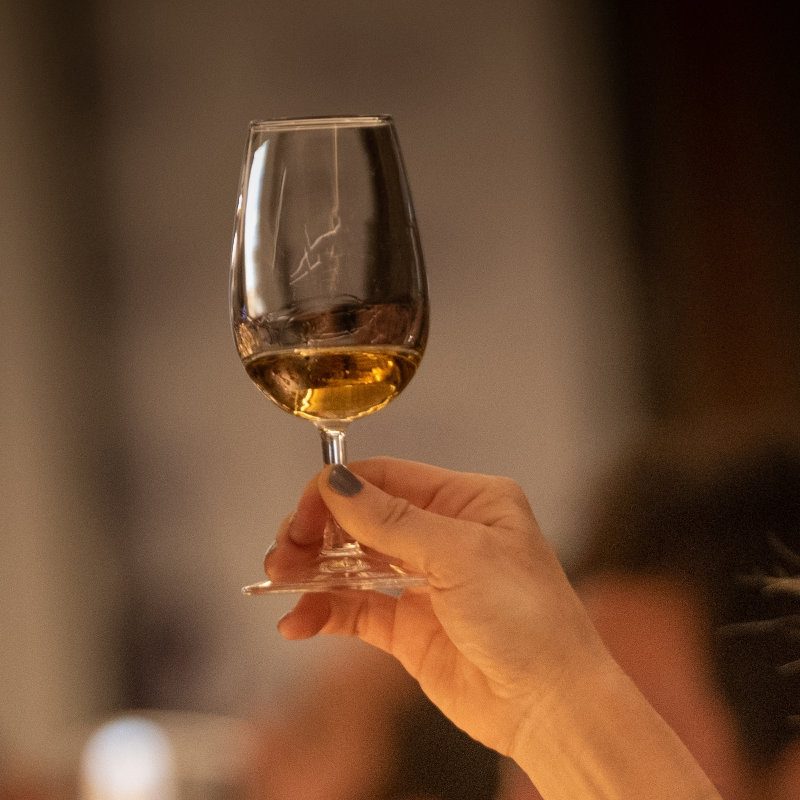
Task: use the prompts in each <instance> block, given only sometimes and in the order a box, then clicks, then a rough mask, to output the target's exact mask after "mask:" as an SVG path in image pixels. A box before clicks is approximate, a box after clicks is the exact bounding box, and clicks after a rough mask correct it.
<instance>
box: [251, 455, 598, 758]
mask: <svg viewBox="0 0 800 800" xmlns="http://www.w3.org/2000/svg"><path fill="white" fill-rule="evenodd" d="M352 471H353V473H355V474H356V475H357V476H358V479H359V480H354V479H353V476H352V475H348V473H347V472H344V473H343V472H341V470H340V469H338V468H337V469H336V470H335V471H334V473H333V478H332V479H331V478H330V476H331V470H330V468H326V470H325V471H323V472H322V473H321V474H320V475H319V476H318V477H317V478H316V479H315V480H313V481H312V482H311V483H310V484H309V485H308V487H307V488H306V490H305V492H304V494H303V496H302V498H301V500H300V503H299V505H298V508H297V511H296V513H295V514H294V515H293V517H291V518H290V519H289V520H287V521H286V522H285V523H284V525H283V526H282V528H281V531H280V532H279V535H278V539H277V546H276V547H275V548H274V549H272V550H271V551H270V553H269V554H268V556H267V558H266V559H265V569H266V570H267V572H268V574H269V575H270V576H272V577H278V576H279V575H280V573H281V572H282V571H283V570H289V569H292V568H293V567H295V566H297V565H298V564H299V563H300V562H302V561H303V560H309V559H311V558H313V555H314V554H315V553H316V551H317V550H318V547H319V543H320V540H321V536H322V529H323V526H324V521H325V518H326V515H327V513H328V509H330V512H331V513H333V515H334V516H335V517H336V519H337V520H338V521H339V523H340V524H341V525H342V526H343V527H344V528H345V530H347V531H348V532H349V533H350V534H351V535H352V536H353V537H354V538H356V539H357V540H358V541H359V542H361V543H362V545H366V546H367V547H370V548H373V549H375V550H377V551H380V552H382V553H385V554H387V555H390V556H392V557H393V558H396V559H400V560H401V562H402V563H403V564H404V565H405V566H406V567H408V568H409V569H410V570H412V571H414V572H421V573H423V574H424V575H425V576H426V577H427V579H428V582H429V584H430V586H429V587H428V588H425V589H413V590H406V591H405V592H404V593H403V595H402V596H400V597H399V598H395V597H390V596H388V595H385V594H380V593H377V592H368V591H341V592H334V593H329V594H307V595H304V596H302V597H301V599H300V601H299V602H298V604H297V606H296V607H295V609H294V610H292V611H291V612H290V613H289V614H287V615H286V616H285V617H284V618H283V619H282V620H281V622H280V623H279V630H280V632H281V634H282V635H283V636H284V637H286V638H287V639H302V638H307V637H310V636H313V635H315V634H317V633H325V634H335V635H346V636H358V637H360V638H361V639H363V640H364V641H365V642H368V643H369V644H372V645H374V646H376V647H379V648H380V649H382V650H385V651H387V652H389V653H391V654H392V655H394V656H395V657H396V658H398V659H399V661H400V662H401V663H402V664H403V666H404V667H405V668H406V669H407V670H408V671H409V672H410V673H411V675H412V676H413V677H415V678H416V679H417V680H418V681H419V683H420V686H421V687H422V689H423V691H424V692H425V693H426V694H427V695H428V696H429V697H430V698H431V700H432V701H433V702H434V703H436V704H437V705H438V706H439V707H440V708H441V709H442V711H443V712H444V713H445V714H446V715H447V716H448V717H450V718H451V719H452V720H453V721H454V722H455V723H456V724H457V725H459V726H460V727H461V728H463V729H464V730H466V731H467V732H468V733H469V734H471V735H472V736H473V737H475V738H476V739H478V740H480V741H482V742H483V743H484V744H487V745H489V746H490V747H493V748H495V749H497V750H499V751H500V752H502V753H504V754H507V755H512V756H513V755H514V749H515V748H514V742H515V739H516V738H517V737H518V735H520V734H521V732H522V731H524V730H527V731H530V728H531V723H532V720H533V721H535V719H536V717H537V715H539V714H542V713H545V711H546V708H547V707H548V705H549V703H550V702H552V698H553V697H558V696H559V695H560V694H561V693H563V692H568V691H569V690H570V688H571V685H572V682H573V681H574V680H575V679H576V677H577V676H578V675H579V674H585V673H586V672H587V671H589V672H590V671H591V667H592V666H593V665H599V666H600V667H601V668H602V665H603V664H605V663H606V662H607V661H609V660H610V657H609V656H608V654H607V652H606V651H605V648H604V647H603V646H602V644H601V643H600V640H599V637H598V636H597V634H596V633H595V631H594V629H593V627H592V625H591V623H590V622H589V619H588V617H587V615H586V613H585V611H584V609H583V606H582V605H581V603H580V602H579V600H578V598H577V597H576V595H575V594H574V592H573V591H572V588H571V587H570V585H569V583H568V581H567V578H566V576H565V575H564V572H563V570H562V569H561V566H560V564H559V563H558V560H557V559H556V556H555V554H554V553H553V551H552V549H551V547H550V546H549V545H548V543H547V541H546V540H545V539H544V537H543V536H542V534H541V532H540V530H539V527H538V525H537V524H536V520H535V519H534V516H533V513H532V512H531V509H530V507H529V505H528V502H527V500H526V498H525V496H524V495H523V493H522V491H521V490H520V488H519V487H518V486H517V485H516V484H515V483H514V482H513V481H511V480H508V479H505V478H494V477H486V476H482V475H474V474H464V473H457V472H451V471H448V470H444V469H439V468H436V467H432V466H427V465H423V464H415V463H410V462H403V461H398V460H393V459H374V460H370V461H365V462H359V463H356V464H353V465H352ZM342 478H344V481H345V485H344V487H343V489H344V491H348V485H347V483H348V482H349V487H350V488H351V489H354V490H356V491H355V493H353V494H352V495H351V496H347V494H342V493H340V492H341V491H342V487H341V479H342ZM359 483H360V484H361V487H360V488H359V485H358V484H359ZM337 485H339V486H340V490H339V491H338V492H337V491H336V490H335V489H334V488H333V487H334V486H337Z"/></svg>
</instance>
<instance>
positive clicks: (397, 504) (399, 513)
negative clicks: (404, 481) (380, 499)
mask: <svg viewBox="0 0 800 800" xmlns="http://www.w3.org/2000/svg"><path fill="white" fill-rule="evenodd" d="M410 509H411V503H409V502H408V500H406V499H404V498H402V497H390V498H389V501H388V502H387V504H386V506H385V508H384V509H383V513H382V515H381V523H382V525H383V526H385V527H387V528H393V527H396V526H397V525H399V524H400V523H401V522H403V520H404V519H405V518H406V517H407V516H408V512H409V510H410Z"/></svg>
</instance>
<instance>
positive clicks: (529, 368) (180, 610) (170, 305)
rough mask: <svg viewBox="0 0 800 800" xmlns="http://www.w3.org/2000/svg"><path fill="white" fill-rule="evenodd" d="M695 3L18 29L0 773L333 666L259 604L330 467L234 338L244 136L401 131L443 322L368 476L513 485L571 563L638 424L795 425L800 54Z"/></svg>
mask: <svg viewBox="0 0 800 800" xmlns="http://www.w3.org/2000/svg"><path fill="white" fill-rule="evenodd" d="M685 5H686V7H687V8H686V9H684V10H679V9H678V10H676V9H672V10H671V11H669V12H667V11H655V10H647V9H642V8H640V7H639V4H633V3H626V2H618V3H612V4H593V3H589V2H586V3H577V4H569V8H567V6H566V5H564V4H560V3H550V2H539V1H538V0H537V1H536V2H534V1H533V0H500V1H499V2H491V3H489V2H477V1H473V0H468V1H466V2H458V3H456V2H453V3H430V2H427V0H407V2H403V3H396V2H390V1H389V0H350V1H349V2H345V3H338V4H334V3H328V2H322V0H305V2H298V3H280V2H274V1H273V0H266V2H264V1H263V0H262V2H255V1H254V0H232V1H231V2H228V3H225V4H214V3H208V2H200V3H162V2H155V1H154V0H143V2H139V3H126V2H120V1H119V0H109V1H108V2H103V3H92V2H78V3H73V4H68V5H64V4H60V3H54V2H51V3H48V2H39V3H36V2H34V3H31V4H24V5H23V4H18V3H11V2H7V1H4V2H0V75H2V76H3V92H2V94H1V95H0V148H1V150H2V164H3V170H2V182H1V183H0V242H1V243H2V261H1V262H0V265H1V266H0V269H1V270H2V294H1V295H0V303H2V305H1V306H0V310H1V311H2V324H3V336H2V345H1V346H2V373H1V374H0V375H1V383H0V388H1V391H2V395H1V397H2V405H0V424H2V445H1V446H0V470H2V486H3V495H4V496H3V500H2V512H1V513H0V521H1V524H2V543H3V544H2V546H3V558H2V561H1V562H0V604H2V616H1V617H0V619H2V632H1V634H0V636H1V639H0V641H1V642H2V645H1V654H0V685H2V692H3V695H2V696H3V702H2V705H1V706H0V768H2V767H3V765H6V766H7V767H8V769H12V768H17V767H19V766H21V767H22V768H26V767H27V766H28V765H31V764H35V765H37V769H41V770H42V771H43V772H44V773H45V774H48V773H52V774H56V773H57V772H58V771H59V770H63V769H64V765H65V763H69V762H70V759H72V758H73V748H74V739H75V736H76V734H75V731H77V730H82V729H83V728H84V726H85V725H90V724H92V722H94V721H96V720H98V719H102V718H103V717H104V716H106V715H108V714H109V713H111V712H113V711H116V710H118V709H122V708H130V707H151V708H166V709H192V710H199V711H207V712H215V713H220V714H228V715H234V716H238V717H247V716H249V715H250V714H252V713H264V710H265V709H269V708H271V707H274V706H275V704H277V703H280V701H281V698H282V696H283V695H284V692H285V690H286V688H287V687H289V686H292V685H293V684H295V683H296V682H297V681H298V679H299V678H301V676H303V675H304V674H305V672H306V670H307V669H308V666H309V664H312V663H317V662H319V661H320V659H322V658H324V657H325V656H327V654H328V653H329V652H330V651H331V650H332V649H333V648H335V647H338V645H333V644H331V643H323V642H313V643H307V644H304V645H292V646H289V645H285V644H284V643H282V642H281V641H280V640H279V638H278V637H277V634H275V632H274V628H275V622H276V620H277V619H278V617H279V616H280V615H281V614H282V613H283V611H284V610H285V608H286V606H287V603H288V602H289V601H282V600H275V599H257V600H246V599H244V598H243V597H242V596H241V595H240V594H239V592H238V587H239V586H240V585H241V584H243V583H245V582H250V581H252V580H253V579H255V578H257V577H259V575H260V572H261V568H260V561H261V557H262V555H263V551H264V550H265V548H266V546H267V544H268V543H269V541H270V540H271V539H272V536H273V533H274V530H275V528H276V526H277V524H278V522H279V521H280V519H281V518H282V517H283V516H284V515H285V514H286V513H287V512H288V511H289V510H290V509H291V507H292V505H293V502H294V499H295V498H296V496H297V494H298V491H299V490H300V488H301V487H302V486H303V484H304V483H305V482H306V480H307V479H308V478H309V477H310V476H311V475H312V474H313V472H314V471H315V470H316V469H317V468H318V466H319V459H320V453H319V445H318V443H317V439H316V434H315V432H314V431H313V429H312V428H311V426H309V425H308V424H306V423H303V422H301V421H297V420H292V419H291V418H289V417H288V416H285V415H283V414H281V413H280V412H279V411H278V410H277V409H275V408H274V407H272V406H271V405H270V404H269V403H268V402H266V401H265V400H264V399H263V398H262V397H261V395H259V394H258V392H257V390H256V389H255V388H254V387H253V386H252V385H251V384H250V382H249V381H248V379H247V377H246V375H245V373H244V371H243V370H242V368H241V366H240V364H239V363H238V360H237V357H236V355H235V351H234V348H233V342H232V337H231V334H230V330H229V322H228V307H227V283H228V273H227V270H228V261H229V249H230V234H231V231H232V220H233V210H234V201H235V195H236V189H237V179H238V173H239V162H240V157H241V152H242V147H243V144H244V136H245V127H246V124H247V122H248V121H249V120H250V119H254V118H267V117H274V116H299V115H310V114H331V113H342V112H345V113H391V114H393V115H394V116H395V118H396V120H397V124H398V129H399V134H400V139H401V143H402V145H403V148H404V154H405V159H406V164H407V167H408V171H409V177H410V180H411V185H412V190H413V194H414V198H415V202H416V206H417V212H418V217H419V220H420V225H421V231H422V238H423V246H424V249H425V255H426V260H427V264H428V270H429V280H430V289H431V297H432V306H433V322H432V332H431V339H430V346H429V350H428V353H427V355H426V357H425V360H424V362H423V366H422V369H421V370H420V373H419V375H418V376H417V378H416V379H415V380H414V381H413V382H412V384H411V386H410V387H409V389H408V390H407V391H406V392H405V393H404V395H403V396H402V397H401V398H400V400H399V401H398V402H397V403H395V404H394V405H393V406H391V407H390V408H388V409H387V410H386V411H384V412H382V413H381V414H379V415H377V416H376V417H375V418H374V419H369V420H365V421H363V422H360V423H358V425H356V426H354V427H353V430H352V434H351V455H352V456H367V455H370V454H377V453H385V454H390V455H395V456H400V457H407V458H413V459H419V460H426V461H432V462H435V463H438V464H442V465H445V466H449V467H453V468H458V469H470V470H477V471H484V472H499V473H504V474H508V475H511V476H512V477H514V478H515V479H517V480H518V481H519V482H520V483H521V484H522V485H523V487H524V488H525V489H526V490H527V492H528V493H529V495H530V497H531V498H532V501H533V504H534V506H535V508H536V509H537V513H538V516H539V518H540V521H541V522H542V524H543V526H544V527H545V529H546V531H547V532H548V534H549V535H550V536H551V538H552V539H553V541H554V543H555V544H556V546H557V547H558V548H559V549H560V551H561V552H562V554H563V555H564V558H565V559H569V558H570V556H571V554H572V553H574V552H575V551H576V548H578V547H579V546H580V520H581V515H582V513H583V509H584V508H585V504H586V503H587V502H588V492H589V487H590V486H591V485H592V483H593V482H594V481H595V480H596V479H597V477H598V475H599V474H600V473H601V472H602V470H603V469H604V468H605V467H606V466H607V465H609V464H610V463H611V462H613V460H614V458H615V457H616V456H617V454H618V453H619V452H620V451H621V449H622V448H624V447H625V445H626V444H627V443H629V442H630V441H631V440H632V439H634V438H636V437H637V435H638V434H639V433H640V432H641V431H642V429H643V428H644V427H645V426H646V425H648V424H650V423H652V422H654V421H655V422H661V421H664V420H669V421H673V422H674V420H675V419H679V420H686V422H687V425H690V424H691V425H696V424H703V421H704V420H708V419H718V418H720V417H731V416H734V417H737V418H738V417H739V416H741V417H742V419H745V420H748V421H749V420H753V419H767V420H768V421H769V420H771V421H773V422H774V421H775V420H779V419H780V418H781V417H782V416H783V415H784V414H785V413H787V410H788V411H791V412H793V411H795V410H797V408H798V404H800V377H798V376H800V334H798V320H800V313H798V312H799V310H800V270H798V258H797V257H798V250H799V249H800V248H799V245H798V233H797V231H798V225H797V222H798V209H800V197H799V196H798V181H797V178H798V150H797V148H796V139H795V138H794V136H795V134H796V133H797V126H796V114H797V111H796V106H795V104H792V103H791V102H789V100H788V98H791V97H793V96H794V97H795V98H796V97H797V94H796V89H797V81H798V74H800V73H798V71H797V70H795V69H794V60H793V58H792V54H791V52H790V51H791V47H790V43H789V31H790V30H791V28H790V26H789V25H788V24H786V22H785V21H782V20H770V19H766V17H765V16H764V17H762V16H761V15H757V14H756V13H755V12H752V11H751V12H740V11H737V10H736V9H730V8H727V9H726V11H725V14H724V15H721V16H715V15H714V14H712V12H711V11H709V10H705V11H700V10H687V9H689V8H690V4H685ZM711 5H714V4H711Z"/></svg>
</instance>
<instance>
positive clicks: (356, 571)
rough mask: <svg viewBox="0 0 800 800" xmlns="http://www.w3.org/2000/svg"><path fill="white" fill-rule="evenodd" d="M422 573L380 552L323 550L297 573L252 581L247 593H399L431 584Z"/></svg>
mask: <svg viewBox="0 0 800 800" xmlns="http://www.w3.org/2000/svg"><path fill="white" fill-rule="evenodd" d="M427 585H428V582H427V580H426V579H425V578H424V577H423V576H422V575H415V574H414V573H411V572H406V571H405V570H404V569H402V568H401V567H398V566H397V565H396V564H392V563H391V562H390V561H387V560H385V559H383V558H381V557H380V556H377V555H373V554H372V553H370V554H367V553H364V552H362V551H361V550H360V549H358V550H349V549H343V550H340V551H338V552H330V553H327V554H320V555H319V557H318V558H317V559H316V561H315V562H314V564H312V565H310V566H306V567H304V568H303V569H302V570H299V571H298V572H297V573H296V574H293V575H282V576H281V577H280V578H274V579H270V580H265V581H261V582H259V583H251V584H250V585H249V586H244V587H242V592H243V593H244V594H246V595H257V594H277V593H281V592H284V593H288V592H331V591H335V590H338V589H376V590H379V591H380V590H384V591H389V592H392V593H393V594H394V593H398V592H399V591H402V590H403V589H406V588H409V587H411V586H427Z"/></svg>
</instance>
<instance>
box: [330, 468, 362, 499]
mask: <svg viewBox="0 0 800 800" xmlns="http://www.w3.org/2000/svg"><path fill="white" fill-rule="evenodd" d="M328 486H330V487H331V489H333V491H334V492H336V494H341V495H344V496H345V497H353V495H356V494H358V493H359V492H360V491H361V490H362V489H363V488H364V484H363V483H361V481H360V480H359V479H358V478H356V476H355V475H353V473H352V472H350V470H349V469H347V467H346V466H344V464H336V465H334V467H333V468H332V469H331V471H330V472H329V473H328Z"/></svg>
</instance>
